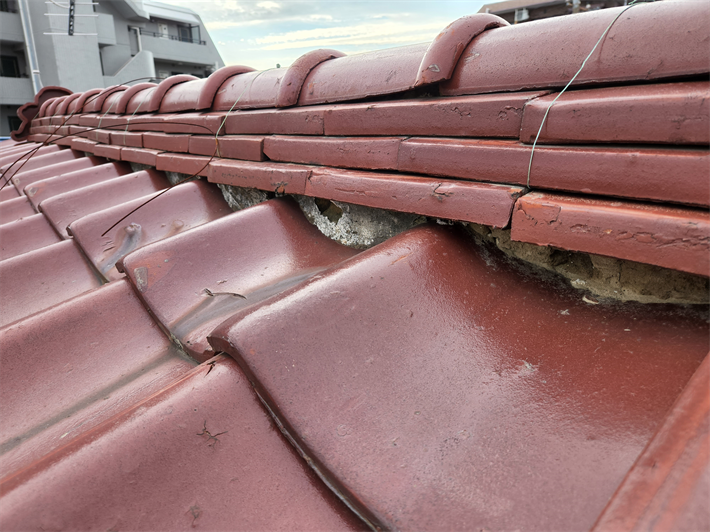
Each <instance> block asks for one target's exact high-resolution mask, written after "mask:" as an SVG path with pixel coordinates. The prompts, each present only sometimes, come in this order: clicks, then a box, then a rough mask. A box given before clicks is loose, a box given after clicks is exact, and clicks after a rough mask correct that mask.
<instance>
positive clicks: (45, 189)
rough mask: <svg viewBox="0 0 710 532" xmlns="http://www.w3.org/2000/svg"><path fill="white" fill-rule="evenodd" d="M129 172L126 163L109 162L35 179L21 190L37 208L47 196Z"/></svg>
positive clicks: (129, 169) (129, 168) (128, 166)
mask: <svg viewBox="0 0 710 532" xmlns="http://www.w3.org/2000/svg"><path fill="white" fill-rule="evenodd" d="M131 172H132V171H131V167H130V165H128V164H126V163H119V162H111V163H106V164H99V165H97V166H93V167H91V168H85V169H83V170H77V171H75V172H68V173H65V174H62V175H60V176H57V177H50V178H47V179H42V180H41V181H35V182H33V183H31V184H29V185H26V186H25V189H24V190H23V192H24V193H25V195H26V196H27V198H28V199H29V200H30V203H32V205H33V206H34V208H35V209H37V206H38V205H39V204H40V203H41V202H42V201H44V200H45V199H47V198H51V197H53V196H56V195H58V194H63V193H64V192H70V191H72V190H76V189H79V188H83V187H87V186H89V185H95V184H96V183H101V182H103V181H107V180H109V179H114V178H116V177H120V176H122V175H126V174H130V173H131Z"/></svg>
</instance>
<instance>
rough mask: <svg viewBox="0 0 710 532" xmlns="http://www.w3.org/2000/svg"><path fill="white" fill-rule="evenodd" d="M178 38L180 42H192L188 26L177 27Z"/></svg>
mask: <svg viewBox="0 0 710 532" xmlns="http://www.w3.org/2000/svg"><path fill="white" fill-rule="evenodd" d="M178 37H179V38H180V40H181V41H182V42H192V31H191V28H190V26H178Z"/></svg>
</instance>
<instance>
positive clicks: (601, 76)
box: [441, 2, 710, 96]
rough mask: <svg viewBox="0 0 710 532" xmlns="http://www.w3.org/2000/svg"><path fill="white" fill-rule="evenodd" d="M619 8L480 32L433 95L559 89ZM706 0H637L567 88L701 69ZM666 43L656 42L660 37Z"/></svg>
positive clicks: (709, 53) (708, 14)
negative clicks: (651, 0) (438, 92)
mask: <svg viewBox="0 0 710 532" xmlns="http://www.w3.org/2000/svg"><path fill="white" fill-rule="evenodd" d="M623 9H624V8H623V7H619V8H612V9H601V10H596V11H590V12H588V13H580V14H578V15H575V16H574V17H553V18H547V19H544V20H536V21H532V22H528V23H526V24H516V25H513V26H507V27H504V28H496V29H492V30H489V31H486V32H485V33H484V34H483V35H480V36H479V37H477V38H476V39H474V40H473V41H472V42H471V44H469V45H468V47H467V48H466V49H465V50H464V52H463V54H462V56H461V58H462V59H461V60H460V61H459V63H458V66H457V68H456V70H455V71H454V74H453V76H452V78H451V80H450V81H446V82H444V83H442V84H441V94H442V95H445V96H457V95H461V94H479V93H484V92H499V91H514V90H516V91H517V90H526V89H533V88H534V89H540V88H547V87H564V86H565V85H566V84H567V83H568V82H569V81H570V79H571V78H572V76H574V74H575V72H577V70H578V69H579V68H580V66H581V65H582V62H583V61H584V59H585V58H586V57H587V55H588V54H589V53H590V52H591V51H592V49H593V48H594V45H595V44H596V43H597V41H598V40H599V39H600V38H601V36H602V34H603V33H604V30H606V28H607V27H608V26H609V24H610V23H611V22H612V20H614V18H615V17H617V15H619V13H620V12H621V11H622V10H623ZM709 21H710V5H708V4H706V3H703V2H652V3H639V4H638V5H636V6H634V7H632V8H631V9H629V10H628V11H626V12H625V13H624V14H623V15H621V16H620V17H619V19H618V20H617V21H616V22H615V23H614V25H613V26H612V27H611V29H610V30H609V33H608V34H607V36H606V39H604V43H603V45H601V46H599V48H597V50H596V51H595V55H594V56H593V57H592V58H590V60H589V61H588V62H587V64H586V65H585V66H584V69H583V70H582V72H581V73H580V75H579V76H578V77H577V78H576V79H575V81H574V84H573V86H580V85H590V84H599V83H607V84H608V83H612V82H614V83H617V84H618V83H624V82H631V81H651V80H660V79H664V78H676V77H679V76H689V75H693V74H704V73H707V71H708V65H710V49H708V47H707V46H702V45H700V43H701V42H702V41H703V40H704V39H705V38H706V37H707V35H708V33H709V32H710V22H709ZM671 42H672V43H673V45H672V46H670V45H668V46H662V45H660V43H671Z"/></svg>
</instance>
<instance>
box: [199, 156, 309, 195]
mask: <svg viewBox="0 0 710 532" xmlns="http://www.w3.org/2000/svg"><path fill="white" fill-rule="evenodd" d="M314 168H315V167H313V166H306V165H300V164H282V163H272V162H265V163H254V162H250V161H233V160H228V159H215V160H213V161H212V162H211V163H210V165H209V167H208V172H207V179H209V181H210V182H211V183H223V184H225V185H233V186H237V187H246V188H258V189H260V190H268V191H269V192H278V193H279V194H305V193H306V180H307V179H308V177H309V176H310V175H311V171H312V170H313V169H314Z"/></svg>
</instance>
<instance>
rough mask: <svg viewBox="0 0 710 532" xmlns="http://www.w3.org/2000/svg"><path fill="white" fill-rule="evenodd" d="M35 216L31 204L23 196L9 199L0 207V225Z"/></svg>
mask: <svg viewBox="0 0 710 532" xmlns="http://www.w3.org/2000/svg"><path fill="white" fill-rule="evenodd" d="M33 214H35V210H34V209H33V208H32V204H31V203H30V202H29V200H28V199H27V198H26V197H25V196H21V197H17V198H13V199H9V200H6V201H3V202H2V206H0V225H3V224H7V223H10V222H16V221H17V220H21V219H22V218H26V217H27V216H32V215H33Z"/></svg>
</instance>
